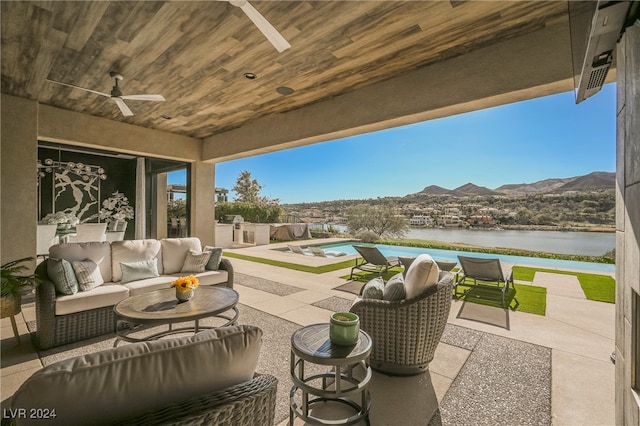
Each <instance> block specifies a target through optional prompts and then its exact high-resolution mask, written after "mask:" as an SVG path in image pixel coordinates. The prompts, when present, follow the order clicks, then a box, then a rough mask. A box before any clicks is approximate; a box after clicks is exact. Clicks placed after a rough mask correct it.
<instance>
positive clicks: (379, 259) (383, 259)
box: [349, 246, 401, 280]
mask: <svg viewBox="0 0 640 426" xmlns="http://www.w3.org/2000/svg"><path fill="white" fill-rule="evenodd" d="M353 248H354V249H356V251H357V252H358V253H359V254H360V256H362V261H361V263H358V259H356V266H354V267H353V268H351V275H350V276H349V279H350V280H351V279H353V271H354V270H355V269H360V270H361V271H367V272H377V273H378V275H380V276H382V273H383V272H387V271H388V270H389V268H391V267H393V266H400V265H401V263H400V260H399V259H398V257H397V256H385V255H384V254H382V253H381V252H380V250H378V248H377V247H375V246H353Z"/></svg>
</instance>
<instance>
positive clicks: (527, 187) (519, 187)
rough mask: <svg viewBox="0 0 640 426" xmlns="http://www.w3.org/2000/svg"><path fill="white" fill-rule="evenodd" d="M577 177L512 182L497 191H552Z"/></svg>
mask: <svg viewBox="0 0 640 426" xmlns="http://www.w3.org/2000/svg"><path fill="white" fill-rule="evenodd" d="M574 179H575V178H565V179H545V180H541V181H538V182H535V183H512V184H508V185H502V186H499V187H498V188H496V191H498V192H502V193H503V194H509V195H511V194H533V193H536V192H543V193H544V192H552V191H555V190H556V189H558V188H560V187H561V186H562V185H564V184H566V183H568V182H571V181H572V180H574Z"/></svg>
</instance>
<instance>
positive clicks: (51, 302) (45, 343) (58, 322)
mask: <svg viewBox="0 0 640 426" xmlns="http://www.w3.org/2000/svg"><path fill="white" fill-rule="evenodd" d="M220 269H223V270H226V271H227V272H228V279H227V281H226V283H225V285H226V286H227V287H231V288H233V279H234V277H233V266H232V265H231V262H230V261H229V260H228V259H226V258H222V260H221V261H220ZM35 273H36V275H37V276H38V277H39V278H40V279H41V280H42V282H41V283H40V284H39V285H38V286H36V296H35V302H36V345H37V346H38V348H39V349H48V348H52V347H54V346H59V345H64V344H67V343H72V342H78V341H80V340H85V339H89V338H91V337H96V336H102V335H103V334H108V333H112V332H114V331H115V314H114V312H113V306H105V307H102V308H97V309H90V310H86V311H81V312H75V313H73V314H66V315H56V313H55V309H56V306H55V305H56V289H55V287H54V286H53V283H52V282H51V281H50V280H49V276H48V274H47V262H42V263H40V264H39V265H38V267H37V268H36V271H35Z"/></svg>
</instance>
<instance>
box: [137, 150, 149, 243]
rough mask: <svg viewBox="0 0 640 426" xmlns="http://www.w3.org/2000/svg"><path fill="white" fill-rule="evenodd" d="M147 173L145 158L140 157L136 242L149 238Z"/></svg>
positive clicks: (138, 160) (138, 165) (138, 166)
mask: <svg viewBox="0 0 640 426" xmlns="http://www.w3.org/2000/svg"><path fill="white" fill-rule="evenodd" d="M145 180H146V172H145V166H144V158H143V157H138V158H137V163H136V240H142V239H144V238H146V236H147V208H146V202H145V199H146V185H145Z"/></svg>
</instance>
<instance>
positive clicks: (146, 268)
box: [120, 258, 160, 284]
mask: <svg viewBox="0 0 640 426" xmlns="http://www.w3.org/2000/svg"><path fill="white" fill-rule="evenodd" d="M120 269H121V270H122V281H121V282H122V284H126V283H130V282H131V281H138V280H144V279H146V278H155V277H158V276H160V274H159V273H158V259H155V258H153V259H149V260H142V261H140V262H120Z"/></svg>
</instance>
